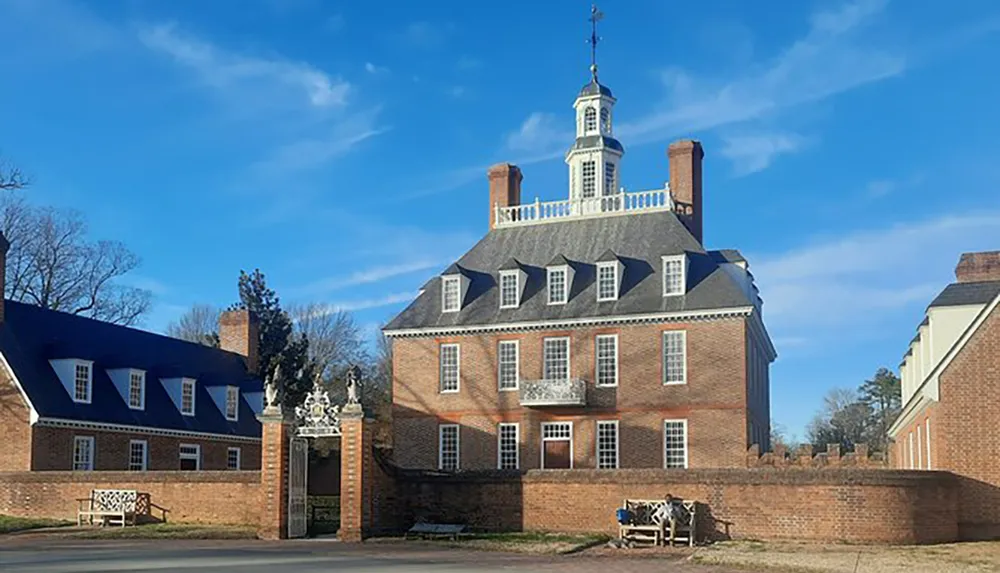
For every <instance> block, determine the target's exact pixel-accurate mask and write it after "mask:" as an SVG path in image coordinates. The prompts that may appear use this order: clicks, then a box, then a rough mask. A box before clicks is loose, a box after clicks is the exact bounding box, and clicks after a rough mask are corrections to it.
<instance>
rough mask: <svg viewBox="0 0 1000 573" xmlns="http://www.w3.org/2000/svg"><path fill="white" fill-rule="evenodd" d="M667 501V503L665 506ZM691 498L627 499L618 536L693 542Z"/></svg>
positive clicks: (694, 506) (659, 540) (657, 542)
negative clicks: (686, 499)
mask: <svg viewBox="0 0 1000 573" xmlns="http://www.w3.org/2000/svg"><path fill="white" fill-rule="evenodd" d="M668 504H669V507H668ZM696 507H697V506H696V504H695V502H693V501H683V500H680V499H677V498H672V499H671V500H669V501H668V500H666V499H626V500H625V501H624V503H622V508H621V509H622V510H624V512H623V515H622V517H623V518H624V519H622V518H619V524H618V536H619V538H621V539H622V540H629V541H634V542H647V543H652V544H653V545H663V544H666V543H669V544H670V545H673V544H674V543H675V542H676V541H685V542H687V544H688V545H692V546H693V545H694V540H695V508H696Z"/></svg>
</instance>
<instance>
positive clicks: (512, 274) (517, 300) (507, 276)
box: [499, 271, 521, 308]
mask: <svg viewBox="0 0 1000 573" xmlns="http://www.w3.org/2000/svg"><path fill="white" fill-rule="evenodd" d="M518 272H519V271H500V281H499V282H500V285H499V286H500V308H517V307H519V306H521V292H520V290H521V289H519V288H518V282H519V281H518V280H517V275H518ZM511 279H513V283H514V302H511V303H507V304H504V299H505V297H504V293H505V292H507V291H506V289H509V288H510V285H505V281H509V280H511ZM505 287H506V288H505Z"/></svg>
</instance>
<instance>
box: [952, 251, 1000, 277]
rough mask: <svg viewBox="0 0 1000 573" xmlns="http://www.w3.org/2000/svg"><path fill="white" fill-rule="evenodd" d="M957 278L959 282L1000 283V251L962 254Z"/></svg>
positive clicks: (957, 268) (956, 268) (956, 274)
mask: <svg viewBox="0 0 1000 573" xmlns="http://www.w3.org/2000/svg"><path fill="white" fill-rule="evenodd" d="M955 278H957V279H958V282H986V281H1000V251H980V252H976V253H962V256H961V257H960V258H959V260H958V265H956V266H955Z"/></svg>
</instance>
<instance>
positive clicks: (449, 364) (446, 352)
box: [441, 344, 458, 392]
mask: <svg viewBox="0 0 1000 573" xmlns="http://www.w3.org/2000/svg"><path fill="white" fill-rule="evenodd" d="M441 391H442V392H457V391H458V345H457V344H442V345H441Z"/></svg>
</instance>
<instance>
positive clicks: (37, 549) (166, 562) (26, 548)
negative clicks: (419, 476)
mask: <svg viewBox="0 0 1000 573" xmlns="http://www.w3.org/2000/svg"><path fill="white" fill-rule="evenodd" d="M609 570H627V571H628V572H629V573H645V572H647V571H649V572H652V571H670V572H677V573H729V571H730V570H727V569H720V568H715V567H703V566H695V565H691V564H689V563H687V562H684V561H681V560H678V559H676V558H672V557H658V558H645V559H633V558H627V563H626V562H623V560H621V559H618V558H615V557H587V556H561V557H552V556H544V557H535V556H524V555H512V554H506V553H490V552H484V551H457V550H440V549H436V548H427V547H424V546H420V545H406V546H404V545H396V544H390V545H383V544H366V545H362V546H352V545H345V544H340V543H337V542H332V541H296V542H287V541H286V542H281V543H268V542H248V541H212V542H207V541H196V542H195V541H156V542H149V541H129V542H125V541H83V540H77V541H71V540H53V539H51V538H49V539H28V538H25V539H22V540H13V539H8V540H7V541H5V542H3V543H0V571H2V572H3V573H27V572H30V573H89V572H94V573H97V572H101V573H104V572H119V571H150V572H156V573H172V572H178V573H180V572H183V573H191V572H202V571H205V572H209V573H227V572H233V573H236V572H240V573H276V572H277V573H292V572H296V573H298V572H301V573H314V572H315V573H319V572H323V573H330V572H331V571H337V572H347V573H362V572H364V573H368V572H374V571H379V572H381V571H388V572H393V573H409V572H417V571H435V572H441V571H445V572H453V573H492V572H496V571H551V572H561V571H565V572H570V571H572V572H573V573H591V572H594V573H607V572H608V571H609Z"/></svg>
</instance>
